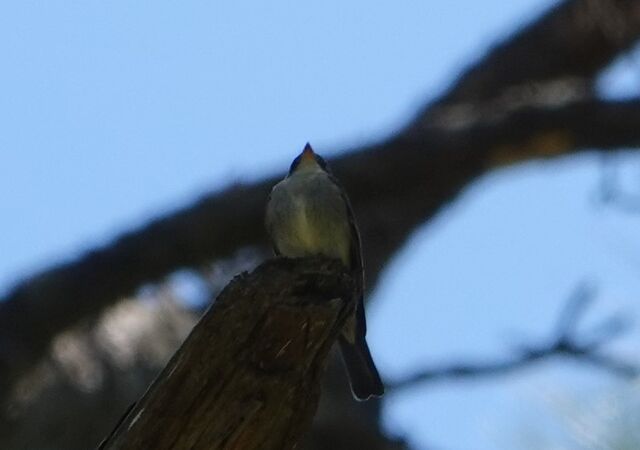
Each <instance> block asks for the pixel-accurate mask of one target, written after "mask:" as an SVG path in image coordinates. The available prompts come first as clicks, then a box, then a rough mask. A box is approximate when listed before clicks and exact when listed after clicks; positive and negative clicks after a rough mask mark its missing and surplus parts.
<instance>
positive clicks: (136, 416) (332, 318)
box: [100, 258, 354, 450]
mask: <svg viewBox="0 0 640 450" xmlns="http://www.w3.org/2000/svg"><path fill="white" fill-rule="evenodd" d="M352 289H353V281H352V280H351V278H350V277H349V275H348V274H347V273H346V272H345V271H344V268H343V267H342V265H341V264H340V263H339V262H338V261H334V260H327V259H324V258H313V259H285V258H278V259H273V260H270V261H267V262H266V263H264V264H262V265H261V266H259V267H258V268H257V269H255V270H254V271H253V272H252V273H250V274H247V273H244V274H241V275H239V276H237V277H235V278H234V279H233V280H232V281H231V282H230V283H229V284H228V285H227V287H226V288H225V289H224V290H223V291H222V292H221V293H220V295H219V296H218V298H217V299H216V300H215V302H214V303H213V304H212V306H211V307H210V308H209V310H208V311H207V312H206V313H205V314H204V315H203V317H202V318H201V319H200V321H199V322H198V324H197V325H196V326H195V327H194V329H193V330H192V332H191V334H190V335H189V336H188V337H187V339H186V340H185V342H184V343H183V344H182V346H181V347H180V349H179V350H178V351H177V352H176V353H175V355H174V356H173V357H172V358H171V360H170V361H169V363H168V364H167V366H166V367H165V368H164V370H163V371H162V372H161V373H160V375H159V376H158V377H157V378H156V380H155V381H154V382H153V383H152V385H151V386H150V387H149V389H148V390H147V392H146V393H145V394H144V396H143V397H142V398H141V399H140V400H139V401H138V402H137V403H136V404H135V406H133V407H132V408H131V409H130V411H129V412H128V413H127V414H126V415H125V416H124V417H123V419H122V420H121V421H120V423H119V424H118V425H117V426H116V428H115V429H114V431H113V432H112V433H111V435H109V436H108V437H107V438H106V439H105V440H104V441H103V442H102V444H101V445H100V448H101V449H109V450H112V449H127V450H129V449H145V450H146V449H154V450H163V449H237V450H240V449H242V450H245V449H247V450H250V449H261V450H269V449H273V450H282V449H289V448H293V447H294V446H295V445H296V444H297V442H298V441H299V440H300V439H301V437H302V436H303V435H304V433H305V431H306V430H307V429H308V428H309V427H310V426H311V421H312V419H313V415H314V413H315V410H316V408H317V404H318V399H319V396H320V381H321V378H322V374H323V369H324V366H325V361H326V359H327V356H328V353H329V350H330V349H331V346H332V345H333V343H334V341H335V340H336V338H337V336H338V335H339V333H340V330H341V329H342V325H343V323H344V321H345V319H346V317H347V316H348V315H349V314H350V313H351V312H352V311H353V308H354V304H353V302H352V300H351V292H352Z"/></svg>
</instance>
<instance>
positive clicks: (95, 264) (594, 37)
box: [0, 0, 640, 448]
mask: <svg viewBox="0 0 640 450" xmlns="http://www.w3.org/2000/svg"><path fill="white" fill-rule="evenodd" d="M639 38H640V3H639V2H637V1H636V0H568V1H565V2H562V3H560V4H559V5H558V6H556V7H554V8H552V9H550V10H549V11H548V12H547V13H545V14H543V15H542V16H541V17H540V18H539V19H538V20H536V21H534V22H533V23H531V24H529V25H528V26H526V27H524V28H522V29H520V30H519V31H518V32H517V33H515V34H513V35H512V36H510V37H508V38H507V39H505V40H504V41H503V42H502V43H500V44H498V45H496V46H495V47H494V48H493V49H492V50H491V51H490V52H489V53H488V54H487V55H485V56H484V57H483V58H481V59H480V60H479V61H477V62H476V63H475V64H474V65H472V66H470V67H469V68H467V69H466V70H465V71H463V72H462V73H461V75H460V76H459V78H458V80H457V81H456V82H455V83H453V84H452V86H451V88H450V89H449V90H448V91H447V92H446V93H445V94H444V95H443V96H442V97H440V98H439V99H436V100H435V101H433V102H431V103H430V104H428V105H426V106H425V107H424V108H423V110H422V111H421V112H420V113H419V114H418V116H417V117H416V118H415V119H414V120H413V121H411V123H409V124H408V125H407V126H406V127H405V128H404V129H402V130H399V131H398V133H396V134H395V135H394V136H391V137H390V138H388V139H386V140H384V141H383V142H380V143H377V144H374V145H370V146H364V147H361V148H357V149H351V151H349V152H347V153H345V154H343V155H342V156H339V157H336V158H334V159H332V160H331V161H330V163H331V165H332V167H333V168H334V171H335V172H336V174H337V175H338V177H339V178H340V179H341V180H342V182H343V184H344V185H345V187H346V189H347V190H348V192H349V195H350V197H351V200H352V203H353V206H354V209H355V211H356V214H357V216H358V217H359V222H360V225H361V232H362V237H363V241H364V251H365V255H364V256H365V266H366V268H367V275H368V280H369V286H370V287H371V286H372V285H374V284H375V281H376V279H377V277H378V275H379V273H380V271H381V270H382V269H383V267H384V265H385V263H386V262H387V261H388V260H389V258H390V257H391V256H393V254H394V253H395V252H396V251H397V250H398V249H399V248H401V247H402V245H403V244H404V242H405V241H406V240H407V239H408V237H409V236H410V235H411V233H412V232H413V231H414V230H415V229H416V227H418V226H419V225H421V224H423V223H424V222H425V221H427V220H429V219H430V218H432V217H433V216H434V215H435V214H436V213H438V211H439V210H440V209H441V208H442V206H444V205H446V204H447V203H448V202H450V201H452V200H454V199H455V197H456V195H457V194H458V193H459V192H460V191H461V190H462V189H464V188H465V187H467V186H469V185H470V184H471V183H473V182H474V181H475V180H477V179H478V178H479V177H480V176H482V175H484V174H485V173H487V172H489V171H491V170H493V169H495V168H496V167H502V166H505V165H509V164H515V163H518V162H522V161H527V160H532V159H539V158H551V157H559V156H563V155H568V154H572V153H575V152H578V151H582V150H587V149H593V151H611V150H616V149H618V148H621V147H630V146H638V144H639V141H640V132H639V131H638V127H637V123H639V121H638V118H639V117H640V100H638V99H635V100H630V101H626V102H607V101H602V100H598V99H595V98H594V91H593V86H594V82H595V77H596V76H597V75H598V74H599V73H600V72H601V71H602V70H603V69H604V68H605V67H606V66H607V65H608V64H610V63H611V62H612V61H613V60H614V59H615V58H616V57H618V56H620V55H621V54H623V53H624V52H625V51H627V50H629V49H630V48H631V46H632V45H634V44H635V43H637V42H638V39H639ZM276 181H277V178H276V177H271V178H267V179H265V180H263V181H260V182H256V183H254V184H251V185H235V186H231V187H229V188H228V189H226V190H223V191H219V192H214V193H210V194H208V195H206V196H205V197H203V198H202V199H200V200H199V201H197V202H196V203H194V204H193V205H189V206H187V207H186V208H184V209H182V210H180V211H176V212H174V213H171V214H168V215H167V216H165V217H161V218H158V219H156V220H154V221H152V222H150V223H149V224H147V225H146V226H144V227H142V228H140V229H137V230H132V231H130V232H128V233H125V234H123V235H121V236H120V237H118V238H116V239H115V240H114V241H113V242H112V243H111V244H109V245H107V246H105V247H103V248H99V249H94V250H92V251H90V252H88V253H87V254H85V255H83V256H81V257H80V258H78V259H77V260H75V261H71V262H68V263H65V264H60V265H56V266H54V267H52V268H50V269H49V270H46V271H43V272H41V273H39V274H36V275H35V276H33V277H31V278H29V279H26V280H24V281H23V282H21V283H19V284H18V285H17V286H15V288H14V289H13V290H11V291H10V292H9V293H8V295H7V296H6V298H5V299H4V301H3V302H1V303H0V398H5V397H6V394H7V392H8V391H9V390H10V389H11V388H12V386H14V384H15V383H16V381H17V380H19V379H20V377H21V376H22V375H23V374H24V373H25V371H27V370H28V369H30V368H31V367H33V365H34V363H36V362H37V361H38V360H39V359H40V358H41V357H42V356H43V355H44V354H45V353H46V352H47V350H48V348H49V345H50V342H51V339H52V338H53V337H54V336H55V335H56V334H58V333H59V332H61V331H62V330H64V329H67V328H68V327H70V326H72V325H74V324H77V323H78V322H80V321H81V320H83V319H87V318H95V317H97V315H98V314H100V312H101V311H102V310H103V308H105V307H106V306H108V305H110V304H112V303H113V302H114V301H116V300H117V299H119V298H122V297H123V296H125V295H128V294H130V293H132V292H133V291H134V290H135V289H136V288H137V287H139V286H140V285H142V284H143V283H147V282H152V281H157V280H160V279H162V278H163V277H164V276H166V275H167V274H169V273H171V272H172V271H175V270H177V269H180V268H184V267H198V266H200V265H202V264H205V263H208V262H210V261H214V260H220V259H223V258H228V257H230V256H232V255H233V254H234V253H235V252H237V251H238V249H241V248H247V247H254V248H256V249H258V251H261V250H265V249H266V245H265V243H266V237H265V232H264V227H263V225H262V220H263V217H262V216H263V210H264V204H265V200H266V197H267V194H268V192H269V190H270V188H271V186H272V185H273V184H274V183H275V182H276ZM371 405H374V404H373V403H371V404H368V405H367V407H369V408H373V407H375V406H371ZM350 416H354V415H353V414H351V415H350ZM336 418H337V416H336ZM336 448H337V447H336ZM345 448H349V447H345Z"/></svg>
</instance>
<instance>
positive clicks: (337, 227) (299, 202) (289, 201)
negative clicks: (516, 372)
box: [265, 143, 384, 401]
mask: <svg viewBox="0 0 640 450" xmlns="http://www.w3.org/2000/svg"><path fill="white" fill-rule="evenodd" d="M265 222H266V227H267V231H268V233H269V236H270V238H271V243H272V245H273V249H274V252H275V254H276V255H281V256H285V257H289V258H298V257H309V256H317V255H322V256H325V257H329V258H335V259H339V260H340V261H342V263H343V264H344V266H346V268H347V269H348V270H349V273H350V274H351V276H352V278H353V279H354V284H355V288H354V299H353V300H354V301H355V302H356V307H355V310H354V314H353V315H352V316H351V317H349V318H348V319H347V320H346V323H345V326H344V328H343V329H342V331H341V334H340V336H339V338H338V343H339V346H340V351H341V354H342V360H343V362H344V365H345V367H346V369H347V374H348V376H349V383H350V386H351V392H352V394H353V396H354V398H355V399H356V400H359V401H364V400H368V399H369V398H371V397H380V396H382V394H383V393H384V385H383V383H382V380H381V379H380V375H379V373H378V369H377V368H376V365H375V363H374V361H373V358H372V356H371V352H370V350H369V346H368V345H367V341H366V332H367V326H366V320H365V312H364V303H363V294H364V292H363V291H364V268H363V264H362V249H361V243H360V233H359V231H358V227H357V225H356V221H355V217H354V214H353V210H352V208H351V203H350V202H349V199H348V197H347V195H346V193H345V191H344V189H343V188H342V186H341V185H340V183H339V182H338V180H337V179H336V178H335V176H334V175H333V174H332V172H331V170H330V169H329V167H328V165H327V163H326V161H325V160H324V159H323V158H322V157H321V156H320V155H318V154H316V153H315V152H314V151H313V149H312V148H311V145H310V144H309V143H307V144H306V145H305V147H304V150H303V151H302V152H301V153H300V154H299V155H298V156H297V157H296V158H295V159H294V160H293V162H292V163H291V167H290V168H289V173H288V174H287V176H286V177H285V178H284V179H283V180H282V181H280V182H279V183H277V184H276V185H275V186H274V187H273V189H272V190H271V194H270V195H269V200H268V201H267V208H266V220H265Z"/></svg>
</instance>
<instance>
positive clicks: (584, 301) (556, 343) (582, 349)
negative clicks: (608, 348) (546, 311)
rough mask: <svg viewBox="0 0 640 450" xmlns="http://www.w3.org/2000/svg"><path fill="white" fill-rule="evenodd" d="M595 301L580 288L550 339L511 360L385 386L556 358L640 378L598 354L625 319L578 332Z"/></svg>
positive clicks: (432, 372) (637, 369)
mask: <svg viewBox="0 0 640 450" xmlns="http://www.w3.org/2000/svg"><path fill="white" fill-rule="evenodd" d="M593 299H594V291H593V289H592V288H591V287H590V286H588V285H586V284H582V285H580V286H579V287H578V288H577V289H576V291H575V292H574V293H573V295H572V296H571V297H570V298H569V301H568V302H567V304H566V306H565V308H564V310H563V311H562V312H561V314H560V317H559V318H558V321H557V323H556V326H555V327H554V329H553V330H552V333H551V336H550V337H549V338H547V339H546V340H544V341H543V342H542V343H540V344H537V345H530V344H529V345H520V346H519V348H518V351H517V352H516V354H515V355H514V356H512V357H509V358H505V359H498V360H496V361H490V362H485V363H478V364H469V363H453V364H447V365H444V366H437V367H431V368H426V369H422V370H418V371H417V372H416V373H414V374H412V375H410V376H408V377H406V378H403V379H399V380H396V381H387V382H386V383H385V384H386V386H387V388H388V389H389V391H394V390H398V389H402V388H406V387H411V386H414V385H416V384H418V383H427V382H430V383H431V382H436V381H441V380H451V379H466V378H479V377H487V376H490V377H496V376H500V375H508V374H510V373H513V372H516V371H518V370H523V369H527V368H530V367H531V366H532V365H534V364H535V363H538V362H540V361H543V360H548V359H550V358H556V357H563V358H570V359H574V360H576V361H579V362H582V363H587V364H590V365H592V366H595V367H597V368H599V369H602V370H605V371H607V372H610V373H612V374H614V375H616V376H620V377H623V378H628V379H633V378H635V377H637V376H639V375H640V366H637V365H634V364H631V363H629V362H625V361H622V360H619V359H617V358H615V357H613V356H610V355H607V354H604V353H601V352H600V350H599V349H600V348H601V347H602V346H604V345H605V344H607V343H608V342H610V341H611V340H612V339H614V338H615V337H617V336H619V335H620V334H621V333H622V332H623V331H625V330H626V329H627V326H628V323H627V322H625V321H624V320H623V319H622V317H620V316H612V317H609V318H607V319H605V320H603V321H602V322H600V323H599V324H597V325H595V326H594V327H593V328H592V329H591V330H590V331H584V332H581V333H579V332H578V330H577V328H578V325H579V321H580V319H581V318H582V316H583V315H584V312H585V311H586V308H587V307H588V305H589V304H590V303H591V302H592V301H593Z"/></svg>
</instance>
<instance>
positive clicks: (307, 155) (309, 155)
mask: <svg viewBox="0 0 640 450" xmlns="http://www.w3.org/2000/svg"><path fill="white" fill-rule="evenodd" d="M300 162H316V154H315V153H314V152H313V149H312V148H311V145H310V144H309V143H308V142H307V145H305V146H304V150H302V158H301V161H300Z"/></svg>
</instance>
